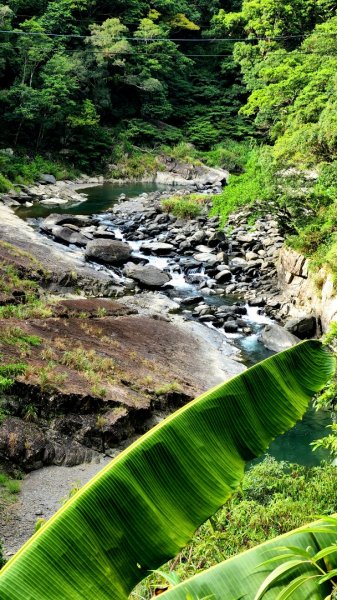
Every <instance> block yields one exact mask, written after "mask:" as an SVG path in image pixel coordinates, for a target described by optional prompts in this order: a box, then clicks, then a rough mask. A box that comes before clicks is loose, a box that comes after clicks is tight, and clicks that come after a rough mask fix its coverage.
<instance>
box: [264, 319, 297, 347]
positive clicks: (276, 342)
mask: <svg viewBox="0 0 337 600" xmlns="http://www.w3.org/2000/svg"><path fill="white" fill-rule="evenodd" d="M260 340H261V342H262V343H263V344H264V345H265V347H266V348H268V349H269V350H274V352H282V350H287V349H288V348H291V347H292V346H296V344H298V342H299V341H300V340H299V338H298V337H296V336H295V335H293V334H292V333H290V332H289V331H287V330H286V329H284V327H281V326H280V325H276V324H273V325H266V326H265V327H264V328H263V330H262V332H261V334H260Z"/></svg>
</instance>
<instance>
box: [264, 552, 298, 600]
mask: <svg viewBox="0 0 337 600" xmlns="http://www.w3.org/2000/svg"><path fill="white" fill-rule="evenodd" d="M267 562H268V561H267ZM303 562H304V561H303V560H301V559H295V560H288V561H286V562H284V563H282V564H281V565H279V566H278V567H276V569H274V570H273V571H272V572H271V573H270V575H268V577H266V579H265V580H264V582H263V583H262V585H261V586H260V587H259V589H258V590H257V592H256V595H255V597H254V600H261V598H262V597H263V596H264V594H265V592H266V591H267V590H268V588H270V587H271V586H272V585H273V583H275V582H276V581H277V580H278V579H279V577H280V576H281V575H283V574H284V573H287V572H288V571H291V570H292V569H294V568H295V567H298V566H299V565H301V564H303Z"/></svg>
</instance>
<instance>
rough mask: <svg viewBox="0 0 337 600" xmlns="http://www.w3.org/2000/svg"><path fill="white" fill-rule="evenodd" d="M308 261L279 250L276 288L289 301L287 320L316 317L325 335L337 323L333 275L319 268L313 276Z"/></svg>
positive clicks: (336, 301) (299, 255)
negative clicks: (278, 287)
mask: <svg viewBox="0 0 337 600" xmlns="http://www.w3.org/2000/svg"><path fill="white" fill-rule="evenodd" d="M308 266H309V261H308V260H307V259H306V258H305V257H304V256H302V255H301V254H298V252H295V251H294V250H292V249H290V248H282V250H281V252H280V257H279V261H278V265H277V273H278V281H279V286H280V288H281V290H282V293H283V296H284V298H285V299H286V300H287V301H288V306H289V313H288V317H293V318H298V317H300V318H301V319H302V318H305V317H316V319H317V324H318V326H319V327H320V326H321V328H322V330H323V331H327V329H328V328H329V324H330V323H331V321H335V320H336V319H337V295H336V287H335V284H334V281H333V275H332V273H330V272H328V271H327V270H326V269H325V268H324V267H322V268H321V269H320V270H319V271H318V272H315V273H312V272H310V271H309V269H308Z"/></svg>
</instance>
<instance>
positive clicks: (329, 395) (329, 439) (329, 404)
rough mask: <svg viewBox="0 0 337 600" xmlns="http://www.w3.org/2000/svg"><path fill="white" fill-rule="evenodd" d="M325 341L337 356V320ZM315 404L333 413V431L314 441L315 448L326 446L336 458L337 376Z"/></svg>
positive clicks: (327, 385)
mask: <svg viewBox="0 0 337 600" xmlns="http://www.w3.org/2000/svg"><path fill="white" fill-rule="evenodd" d="M323 343H324V344H325V345H326V346H327V347H328V348H329V349H330V351H331V352H333V354H334V355H335V356H337V321H333V322H332V323H331V325H330V328H329V331H328V332H327V333H326V334H325V336H324V338H323ZM315 405H316V408H317V410H322V409H323V410H329V411H331V413H332V424H331V425H328V429H330V430H331V433H329V434H328V435H326V436H325V437H323V438H321V439H318V440H315V441H314V442H312V444H311V445H312V447H313V449H314V450H317V449H319V448H324V449H325V450H328V451H329V453H330V455H331V458H333V459H334V460H335V459H336V457H337V423H336V405H337V376H336V374H335V375H334V377H333V378H332V379H331V380H330V381H328V383H327V384H326V386H325V387H324V388H323V391H322V393H320V394H319V395H317V396H316V399H315Z"/></svg>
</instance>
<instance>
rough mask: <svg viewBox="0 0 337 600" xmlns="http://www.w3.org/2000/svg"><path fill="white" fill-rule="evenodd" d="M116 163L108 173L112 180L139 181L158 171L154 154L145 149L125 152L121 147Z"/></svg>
mask: <svg viewBox="0 0 337 600" xmlns="http://www.w3.org/2000/svg"><path fill="white" fill-rule="evenodd" d="M115 152H116V151H115ZM116 163H117V164H116V166H115V167H114V168H113V170H112V171H111V173H110V176H111V177H113V178H114V179H141V178H142V177H146V176H148V175H155V173H156V172H157V171H160V166H159V162H158V160H157V156H156V154H155V153H153V152H151V151H147V150H145V149H144V150H143V151H142V150H134V149H133V150H131V152H126V151H125V150H124V147H122V146H121V149H120V152H119V153H118V152H117V161H116Z"/></svg>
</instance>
